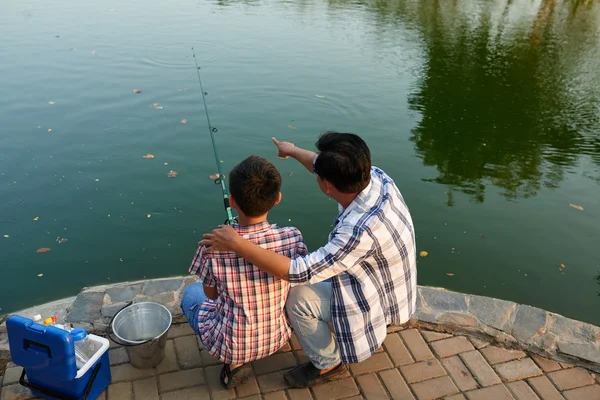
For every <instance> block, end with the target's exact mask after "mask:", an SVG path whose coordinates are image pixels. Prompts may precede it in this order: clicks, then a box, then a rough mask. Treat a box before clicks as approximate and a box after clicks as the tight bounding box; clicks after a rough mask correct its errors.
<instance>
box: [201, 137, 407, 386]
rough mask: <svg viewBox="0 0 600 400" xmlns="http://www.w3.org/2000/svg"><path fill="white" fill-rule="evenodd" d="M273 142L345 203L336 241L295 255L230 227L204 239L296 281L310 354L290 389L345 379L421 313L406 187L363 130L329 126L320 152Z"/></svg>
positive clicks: (294, 315) (300, 326)
mask: <svg viewBox="0 0 600 400" xmlns="http://www.w3.org/2000/svg"><path fill="white" fill-rule="evenodd" d="M273 142H274V143H275V145H276V146H277V148H278V151H279V154H278V155H279V156H280V157H283V158H287V157H293V158H295V159H296V160H298V161H299V162H300V163H301V164H302V165H304V166H305V167H306V168H307V169H308V170H309V171H312V172H314V173H315V174H316V176H317V184H318V185H319V188H320V189H321V191H322V192H323V193H324V194H325V195H327V196H329V197H331V198H333V199H334V200H336V201H337V202H338V203H339V211H340V214H339V215H338V217H337V218H336V219H335V227H334V229H333V231H332V232H331V233H330V235H329V242H328V243H327V244H326V245H325V246H323V247H321V248H320V249H318V250H317V251H314V252H312V253H310V254H308V255H306V256H304V257H298V258H296V259H294V260H291V259H289V258H288V257H285V256H283V255H280V254H277V253H275V252H272V251H269V250H266V249H263V248H261V247H260V246H256V245H254V244H252V243H251V242H249V241H247V240H245V239H243V238H242V237H240V236H239V235H238V234H237V233H236V232H235V230H233V229H231V228H230V227H227V226H221V227H219V229H215V230H214V231H213V232H212V233H211V234H205V235H204V236H203V240H202V241H201V242H200V244H201V245H205V246H210V247H211V248H212V250H228V251H232V252H235V253H237V254H238V255H240V256H241V257H243V258H245V259H246V260H247V261H249V262H251V263H252V264H254V265H255V266H256V267H258V268H259V269H261V270H263V271H265V272H267V273H269V274H271V275H273V276H275V277H278V278H281V279H284V280H287V281H289V282H290V283H291V285H292V286H295V287H293V288H292V290H291V291H290V294H289V297H288V300H287V303H286V311H287V314H288V317H289V319H290V323H291V325H292V327H293V329H294V332H295V333H296V336H297V338H298V341H299V342H300V345H301V346H302V349H303V350H304V352H305V353H306V355H307V356H308V357H309V358H310V360H311V361H310V362H309V363H306V364H304V365H302V366H299V367H297V368H295V369H293V370H291V371H290V372H288V373H287V374H286V375H285V379H286V381H287V382H288V384H290V385H291V386H294V387H309V386H313V385H315V384H318V383H322V382H326V381H329V380H333V379H336V378H339V377H340V376H342V375H345V374H346V373H347V367H346V364H351V363H357V362H361V361H364V360H366V359H368V358H369V357H371V355H372V354H373V353H375V351H376V350H377V349H378V348H379V347H380V346H381V344H382V343H383V341H384V339H385V336H386V333H387V330H386V328H387V325H389V324H402V323H405V322H407V321H408V320H409V319H410V317H411V316H412V314H413V313H414V312H415V308H416V297H417V269H416V250H415V233H414V228H413V224H412V220H411V217H410V213H409V211H408V208H407V206H406V204H405V202H404V200H403V198H402V195H401V194H400V191H399V190H398V188H397V187H396V185H395V184H394V182H393V180H392V179H391V178H390V177H389V176H387V175H386V174H385V173H384V172H383V171H382V170H380V169H379V168H376V167H372V166H371V153H370V151H369V148H368V146H367V144H366V143H365V142H364V141H363V140H362V139H361V138H360V137H359V136H357V135H354V134H351V133H337V132H325V133H324V134H323V135H321V136H320V137H319V139H318V141H317V143H316V146H317V148H318V149H319V154H318V155H317V154H316V153H314V152H312V151H309V150H305V149H301V148H298V147H295V146H294V145H293V144H292V143H289V142H279V141H277V140H276V139H275V138H273ZM329 322H332V323H333V328H334V332H335V333H332V332H331V330H330V328H329Z"/></svg>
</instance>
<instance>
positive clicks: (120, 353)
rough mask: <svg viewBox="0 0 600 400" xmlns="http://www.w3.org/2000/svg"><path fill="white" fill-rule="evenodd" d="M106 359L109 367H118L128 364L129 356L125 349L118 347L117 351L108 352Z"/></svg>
mask: <svg viewBox="0 0 600 400" xmlns="http://www.w3.org/2000/svg"><path fill="white" fill-rule="evenodd" d="M108 359H109V360H110V365H119V364H125V363H127V362H129V354H128V353H127V349H126V348H125V347H119V348H118V349H112V350H109V351H108Z"/></svg>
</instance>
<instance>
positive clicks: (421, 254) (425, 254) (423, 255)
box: [419, 250, 429, 257]
mask: <svg viewBox="0 0 600 400" xmlns="http://www.w3.org/2000/svg"><path fill="white" fill-rule="evenodd" d="M428 254H429V253H428V252H426V251H425V250H423V251H422V252H420V253H419V255H420V256H421V257H427V255H428Z"/></svg>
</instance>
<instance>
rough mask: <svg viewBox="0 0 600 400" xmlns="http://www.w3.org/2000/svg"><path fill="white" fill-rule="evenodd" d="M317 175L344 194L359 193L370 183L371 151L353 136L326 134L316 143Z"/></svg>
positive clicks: (357, 137)
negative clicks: (317, 151) (317, 152)
mask: <svg viewBox="0 0 600 400" xmlns="http://www.w3.org/2000/svg"><path fill="white" fill-rule="evenodd" d="M316 146H317V149H319V152H320V153H319V157H317V161H316V162H315V173H316V174H317V175H319V177H320V178H321V179H326V180H327V181H329V182H331V184H333V186H335V188H336V189H337V190H339V191H340V192H342V193H358V192H361V191H362V190H363V189H364V188H366V187H367V186H368V185H369V182H370V180H371V151H370V150H369V147H368V146H367V144H366V143H365V141H364V140H362V139H361V138H360V136H358V135H355V134H353V133H339V132H325V133H323V134H322V135H321V136H320V137H319V140H317V143H316Z"/></svg>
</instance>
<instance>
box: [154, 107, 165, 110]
mask: <svg viewBox="0 0 600 400" xmlns="http://www.w3.org/2000/svg"><path fill="white" fill-rule="evenodd" d="M155 108H156V109H157V110H162V109H163V107H162V106H156V107H155Z"/></svg>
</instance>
